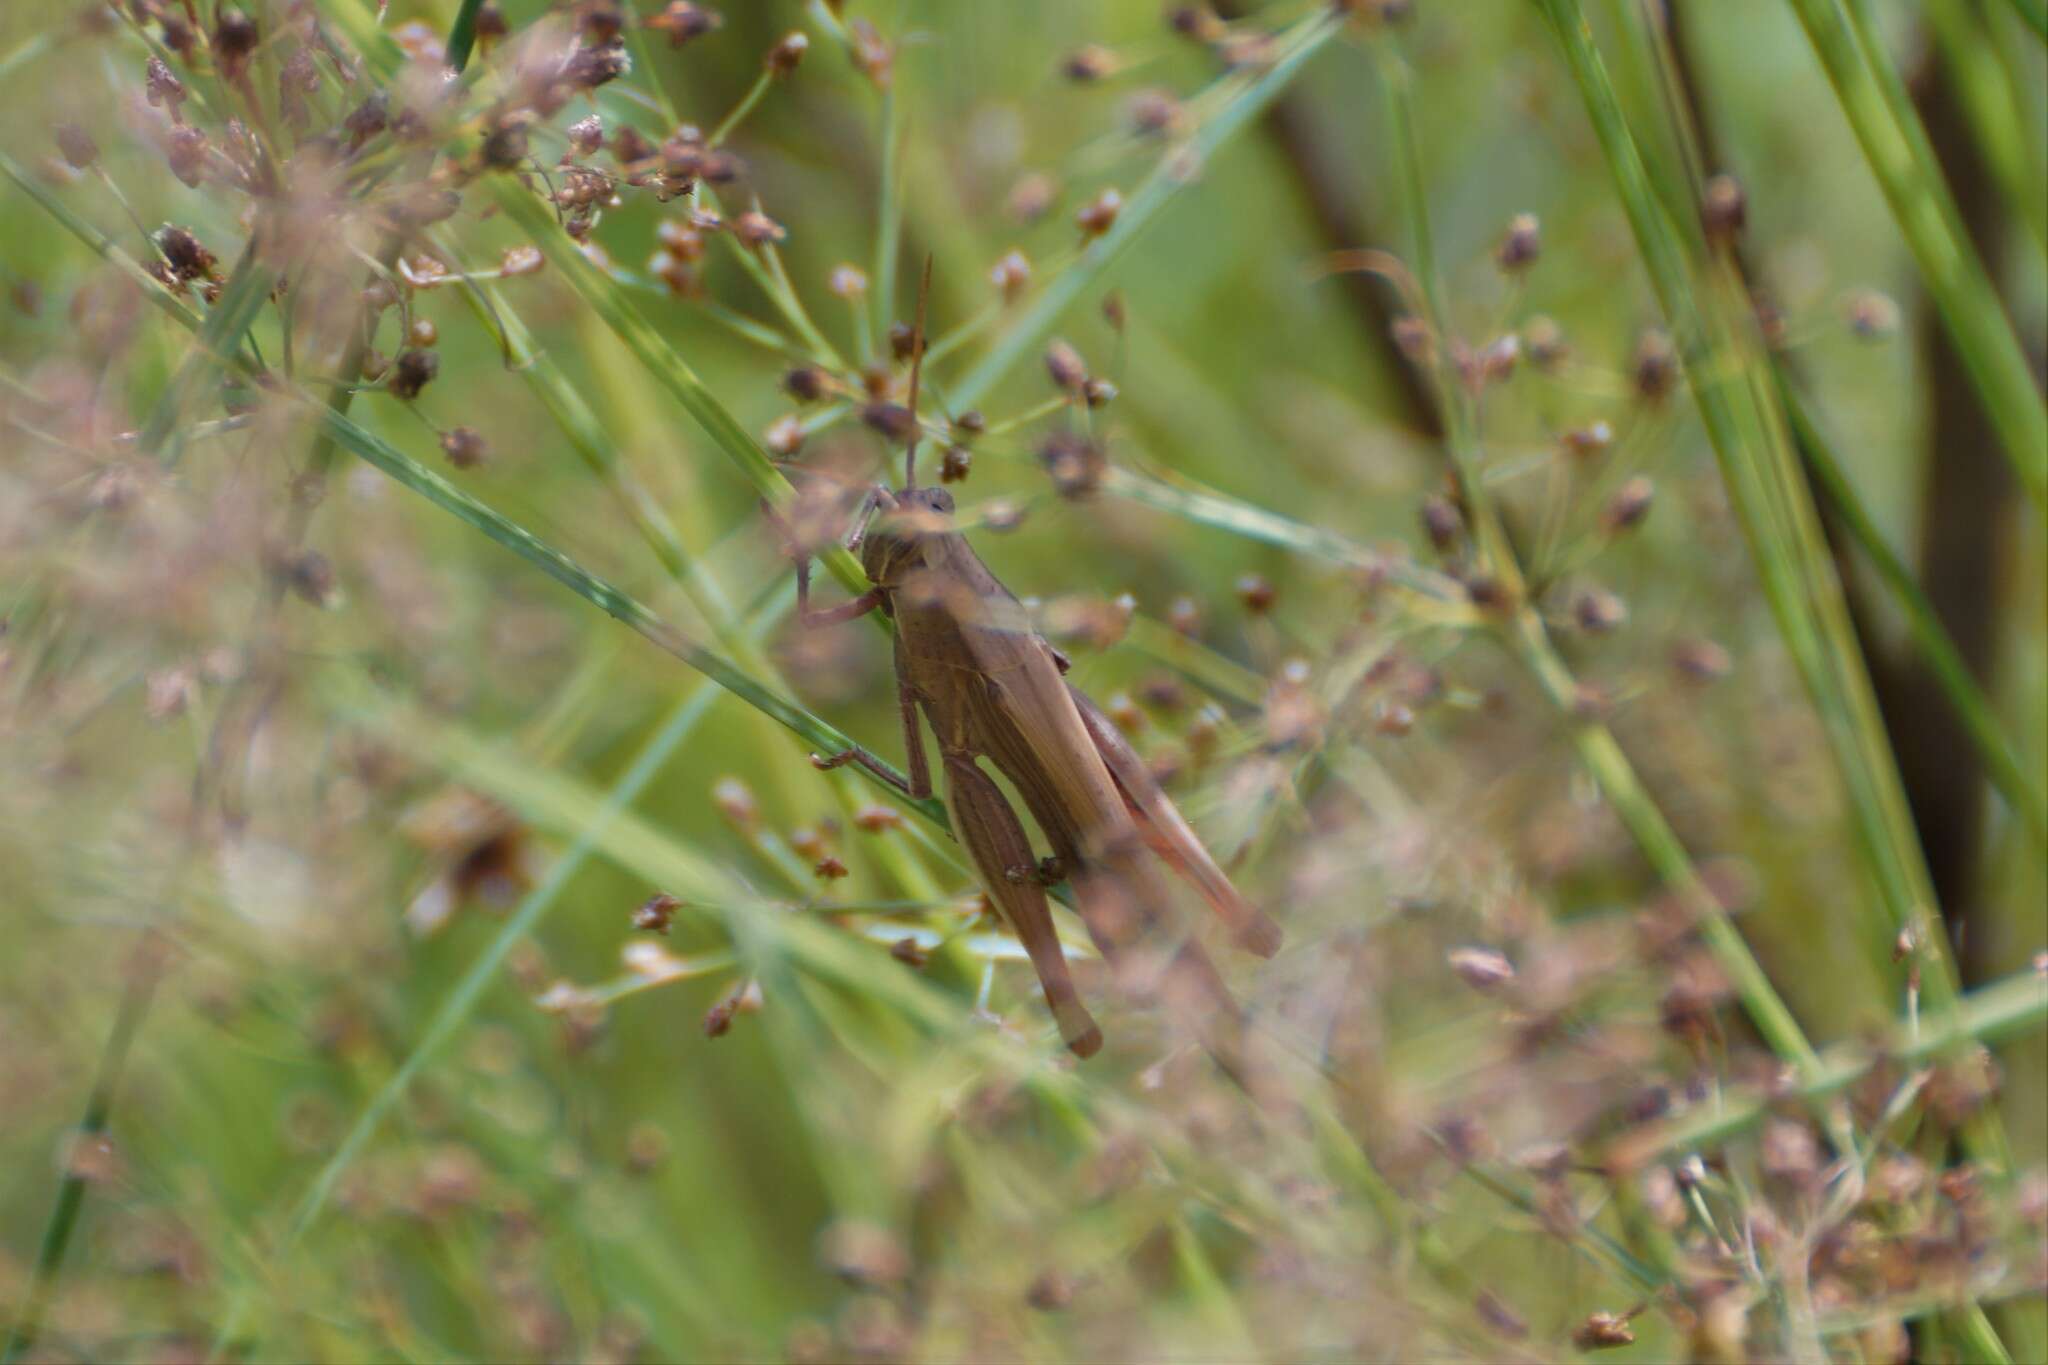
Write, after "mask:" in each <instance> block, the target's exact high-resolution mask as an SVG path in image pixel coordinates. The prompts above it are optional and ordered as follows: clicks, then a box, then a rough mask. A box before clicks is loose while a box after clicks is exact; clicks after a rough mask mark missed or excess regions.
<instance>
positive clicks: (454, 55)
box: [445, 0, 483, 71]
mask: <svg viewBox="0 0 2048 1365" xmlns="http://www.w3.org/2000/svg"><path fill="white" fill-rule="evenodd" d="M482 8H483V0H462V8H461V9H459V10H457V11H455V22H454V23H452V24H450V25H449V26H448V46H447V48H446V58H445V59H446V61H447V63H448V65H449V67H450V68H451V69H453V70H455V71H460V70H462V69H463V68H464V67H466V66H468V65H469V54H470V52H471V51H472V50H473V49H474V48H475V47H476V13H477V11H478V10H480V9H482Z"/></svg>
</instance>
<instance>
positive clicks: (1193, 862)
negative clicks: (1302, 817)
mask: <svg viewBox="0 0 2048 1365" xmlns="http://www.w3.org/2000/svg"><path fill="white" fill-rule="evenodd" d="M1067 690H1068V691H1069V692H1070V693H1071V694H1072V695H1073V698H1074V709H1075V710H1076V711H1078V712H1079V713H1080V715H1081V723H1082V725H1083V726H1085V727H1086V728H1087V731H1088V737H1089V739H1091V740H1092V741H1094V744H1095V750H1096V752H1097V753H1099V754H1100V755H1101V756H1102V761H1103V764H1104V766H1106V767H1107V768H1108V769H1109V774H1110V776H1111V777H1112V778H1113V779H1115V781H1116V785H1117V789H1118V791H1119V792H1120V793H1121V794H1122V796H1123V799H1124V801H1125V803H1126V804H1127V805H1128V807H1129V808H1130V814H1131V819H1132V822H1133V823H1134V824H1136V825H1137V827H1138V832H1139V833H1140V834H1141V835H1143V836H1144V839H1145V842H1146V843H1147V844H1149V845H1151V847H1152V851H1153V852H1155V853H1157V854H1158V855H1159V856H1160V857H1161V858H1162V859H1164V860H1165V861H1166V862H1167V863H1168V864H1169V865H1170V866H1172V867H1173V869H1174V870H1175V871H1177V872H1179V873H1180V874H1181V875H1182V876H1183V877H1186V878H1187V879H1188V881H1190V882H1191V883H1193V884H1194V886H1195V889H1196V890H1198V891H1200V892H1201V893H1202V899H1203V900H1206V901H1207V902H1209V905H1210V907H1211V908H1212V909H1214V910H1215V911H1216V913H1217V914H1218V915H1219V916H1220V917H1221V918H1222V920H1223V922H1224V923H1225V924H1227V925H1229V926H1230V934H1231V941H1232V942H1234V943H1235V944H1237V946H1238V947H1240V948H1243V949H1245V950H1246V951H1248V952H1253V953H1257V954H1258V955H1259V956H1260V957H1271V956H1273V954H1274V953H1276V952H1278V951H1279V950H1280V940H1281V933H1280V926H1279V925H1278V924H1276V923H1274V921H1273V918H1272V917H1271V916H1270V915H1268V914H1266V913H1265V911H1263V910H1260V909H1259V908H1258V907H1257V906H1254V905H1253V904H1251V903H1250V902H1249V901H1247V900H1246V899H1245V898H1244V897H1243V896H1241V895H1239V894H1238V890H1237V888H1236V887H1235V886H1232V885H1231V884H1230V878H1229V877H1228V876H1226V875H1224V872H1223V869H1222V868H1220V867H1218V866H1216V860H1215V859H1214V858H1211V857H1210V856H1209V850H1208V849H1206V848H1204V847H1203V846H1202V841H1201V839H1200V838H1198V837H1197V836H1196V834H1195V832H1194V830H1192V829H1190V828H1188V822H1187V821H1186V820H1185V819H1183V818H1182V817H1181V813H1180V811H1179V809H1177V808H1176V807H1175V806H1174V804H1173V801H1172V799H1171V798H1169V797H1168V796H1167V794H1166V793H1165V792H1164V791H1162V790H1160V787H1159V783H1158V782H1157V781H1155V780H1154V779H1153V776H1152V771H1151V769H1149V768H1147V767H1146V766H1145V760H1144V759H1142V758H1140V757H1138V752H1137V750H1135V749H1133V748H1132V747H1131V746H1130V742H1129V741H1128V740H1126V739H1125V738H1124V736H1123V732H1122V731H1121V730H1119V729H1117V728H1116V723H1115V722H1114V721H1112V720H1110V718H1109V717H1108V716H1105V715H1103V714H1102V711H1101V709H1100V708H1099V707H1097V706H1096V705H1095V703H1094V702H1092V701H1090V700H1089V699H1088V694H1087V693H1085V692H1083V691H1081V689H1079V688H1078V687H1075V686H1073V685H1072V684H1071V683H1069V684H1068V686H1067Z"/></svg>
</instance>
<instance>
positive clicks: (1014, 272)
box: [988, 250, 1031, 303]
mask: <svg viewBox="0 0 2048 1365" xmlns="http://www.w3.org/2000/svg"><path fill="white" fill-rule="evenodd" d="M988 280H989V283H990V284H993V285H994V286H995V287H996V292H997V293H999V294H1001V295H1002V296H1003V302H1004V303H1015V302H1016V301H1017V297H1018V296H1019V295H1020V294H1022V293H1023V292H1024V290H1025V289H1026V288H1027V287H1029V285H1030V284H1031V262H1030V260H1029V259H1028V258H1027V257H1026V256H1025V255H1024V253H1023V252H1021V251H1016V250H1011V251H1008V252H1006V253H1004V255H1003V258H1002V259H1001V260H999V261H997V262H996V263H995V268H994V269H992V270H990V271H989V272H988Z"/></svg>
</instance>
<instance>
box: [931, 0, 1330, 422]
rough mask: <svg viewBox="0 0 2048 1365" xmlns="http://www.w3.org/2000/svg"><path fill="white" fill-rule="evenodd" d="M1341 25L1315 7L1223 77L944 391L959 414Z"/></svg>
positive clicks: (1036, 339)
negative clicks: (1254, 62)
mask: <svg viewBox="0 0 2048 1365" xmlns="http://www.w3.org/2000/svg"><path fill="white" fill-rule="evenodd" d="M1341 27H1342V17H1341V16H1340V15H1337V14H1335V13H1332V12H1331V11H1330V10H1328V9H1327V8H1321V7H1319V8H1318V9H1317V10H1316V11H1315V12H1313V13H1311V14H1310V15H1309V16H1308V17H1307V18H1304V19H1300V20H1297V21H1296V22H1295V24H1294V26H1293V27H1292V28H1290V29H1288V30H1287V31H1286V32H1284V33H1283V34H1281V35H1280V37H1279V39H1278V41H1277V44H1276V49H1275V55H1274V58H1273V62H1272V64H1271V65H1270V66H1267V67H1266V68H1264V69H1263V70H1261V71H1259V72H1257V73H1256V74H1254V75H1251V76H1239V77H1231V78H1229V80H1230V82H1231V85H1230V87H1229V93H1228V94H1227V95H1224V96H1222V97H1221V98H1220V99H1219V101H1218V103H1217V105H1216V108H1215V110H1214V111H1213V112H1211V113H1209V114H1208V115H1207V116H1206V117H1205V118H1204V119H1203V120H1202V123H1201V125H1200V126H1199V127H1198V128H1197V129H1196V130H1195V132H1194V133H1193V135H1192V136H1190V137H1189V139H1188V141H1187V144H1186V145H1185V146H1184V147H1181V148H1178V149H1176V150H1175V151H1174V152H1173V153H1171V154H1169V155H1168V156H1167V157H1166V159H1165V160H1163V161H1162V162H1161V163H1160V164H1159V166H1158V167H1157V168H1156V169H1155V170H1153V172H1152V173H1151V174H1150V175H1149V176H1147V177H1146V179H1145V182H1144V183H1143V184H1142V185H1140V186H1139V187H1138V190H1137V192H1136V193H1134V194H1132V195H1131V197H1130V199H1129V200H1128V201H1127V202H1126V203H1125V204H1124V206H1123V208H1122V210H1121V211H1120V212H1119V213H1118V214H1117V218H1116V222H1115V224H1114V225H1112V226H1111V228H1110V229H1109V231H1107V232H1105V233H1103V234H1102V236H1100V237H1098V238H1096V239H1095V241H1093V242H1091V243H1089V245H1088V246H1087V248H1086V249H1085V250H1083V251H1082V253H1081V255H1080V258H1079V259H1078V260H1076V261H1075V262H1074V264H1073V265H1071V266H1069V267H1068V268H1067V269H1066V270H1065V271H1063V272H1062V273H1061V274H1060V275H1059V276H1058V277H1057V278H1055V279H1054V280H1053V281H1052V282H1051V283H1050V284H1048V285H1047V286H1046V287H1045V289H1044V290H1043V291H1042V292H1041V293H1040V294H1038V296H1037V297H1035V298H1033V299H1032V300H1031V302H1030V303H1028V304H1027V305H1025V307H1024V309H1023V311H1022V312H1020V313H1019V314H1018V315H1017V316H1016V317H1015V318H1014V319H1013V320H1012V321H1011V322H1010V325H1009V326H1008V327H1007V328H1005V329H1004V331H1003V333H1002V335H1001V336H999V337H998V338H997V339H996V341H995V343H994V344H993V345H992V346H990V348H989V350H988V352H987V353H986V354H985V355H983V356H982V358H981V359H980V361H978V362H977V363H976V364H975V366H974V367H973V368H972V369H971V370H969V371H968V372H967V374H966V375H965V376H963V377H962V378H961V379H960V381H959V382H958V383H956V384H954V385H953V386H952V387H951V389H949V390H948V393H949V395H950V397H951V400H952V402H953V403H954V404H955V405H956V406H958V407H961V408H971V407H973V406H975V405H976V404H977V403H980V402H981V401H982V400H983V399H985V398H987V397H988V395H989V393H990V392H991V391H993V390H994V388H995V386H996V385H997V384H998V383H1000V382H1001V381H1002V378H1003V376H1004V375H1006V374H1008V373H1009V372H1010V370H1011V369H1012V368H1013V367H1014V366H1016V364H1017V363H1018V362H1019V361H1021V360H1022V359H1023V358H1024V357H1025V356H1026V355H1027V354H1028V353H1030V352H1031V351H1032V350H1033V349H1035V348H1036V347H1037V346H1038V345H1039V344H1040V343H1042V342H1043V341H1044V340H1045V338H1046V337H1047V336H1048V335H1049V334H1050V333H1051V331H1052V328H1053V325H1054V324H1055V323H1056V322H1058V321H1059V318H1060V316H1061V315H1062V314H1063V313H1065V312H1066V310H1067V309H1068V308H1069V307H1070V306H1072V304H1073V303H1074V301H1075V300H1076V299H1078V298H1080V297H1081V295H1082V294H1083V293H1084V292H1086V291H1087V290H1088V289H1089V288H1091V287H1092V286H1093V285H1094V284H1095V282H1096V281H1097V280H1098V279H1100V278H1101V276H1102V274H1103V272H1104V271H1105V270H1107V269H1108V268H1109V267H1110V266H1111V265H1112V264H1113V263H1115V261H1116V260H1117V258H1118V257H1120V256H1122V255H1123V253H1124V252H1125V251H1126V250H1128V249H1129V248H1130V246H1131V244H1132V243H1133V242H1135V241H1137V239H1138V237H1139V236H1140V235H1141V234H1142V233H1143V232H1144V231H1145V229H1146V228H1148V227H1150V226H1151V224H1152V221H1153V220H1154V219H1155V218H1157V217H1158V216H1159V213H1160V211H1161V210H1162V209H1164V208H1165V207H1166V206H1167V205H1168V204H1170V203H1172V202H1173V200H1174V199H1175V198H1177V197H1178V196H1179V194H1180V192H1181V191H1182V190H1184V189H1186V188H1187V187H1188V185H1189V184H1190V183H1191V182H1192V177H1193V176H1194V174H1196V173H1197V172H1198V171H1199V170H1200V168H1201V167H1202V166H1203V165H1204V164H1205V163H1206V162H1207V161H1208V160H1209V159H1210V158H1211V157H1213V156H1214V155H1215V154H1216V152H1217V151H1218V150H1219V149H1221V148H1222V147H1223V145H1224V144H1225V143H1227V142H1228V141H1230V139H1231V138H1233V137H1235V136H1236V135H1237V133H1238V132H1239V131H1240V130H1242V129H1243V128H1244V127H1245V125H1246V124H1248V123H1250V122H1251V120H1252V119H1253V118H1255V117H1257V116H1258V115H1259V114H1260V113H1261V112H1262V111H1263V110H1264V109H1265V108H1266V106H1267V105H1269V104H1271V103H1272V102H1273V100H1274V99H1275V98H1276V97H1277V96H1278V95H1279V94H1280V92H1281V91H1282V90H1284V89H1286V88H1287V85H1288V83H1289V82H1290V81H1292V80H1293V79H1294V78H1295V76H1297V75H1298V74H1300V72H1301V69H1302V67H1303V66H1304V65H1306V63H1307V62H1308V60H1309V58H1311V57H1313V56H1314V55H1315V54H1316V53H1317V52H1318V51H1320V50H1321V49H1322V47H1323V44H1324V43H1326V42H1328V41H1329V40H1330V38H1331V37H1333V36H1334V35H1335V34H1336V33H1337V32H1338V31H1339V30H1340V28H1341Z"/></svg>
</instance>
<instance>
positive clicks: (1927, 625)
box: [1778, 370, 2048, 849]
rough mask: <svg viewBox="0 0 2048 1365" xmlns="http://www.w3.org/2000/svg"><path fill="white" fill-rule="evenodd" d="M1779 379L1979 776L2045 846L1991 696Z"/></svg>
mask: <svg viewBox="0 0 2048 1365" xmlns="http://www.w3.org/2000/svg"><path fill="white" fill-rule="evenodd" d="M1778 380H1779V384H1780V391H1781V393H1782V395H1783V397H1784V402H1785V415H1786V416H1787V417H1788V418H1789V419H1790V420H1791V423H1792V429H1793V431H1794V432H1795V433H1796V434H1797V436H1798V438H1799V445H1800V448H1801V449H1802V450H1804V451H1805V452H1806V463H1807V468H1808V469H1809V470H1810V471H1811V472H1812V474H1813V476H1814V479H1815V481H1816V482H1817V483H1818V484H1819V486H1820V489H1821V491H1822V492H1823V493H1824V494H1825V495H1826V496H1827V499H1828V501H1829V503H1831V504H1832V505H1833V507H1834V509H1835V513H1836V515H1837V516H1839V517H1840V518H1841V522H1842V529H1843V530H1845V531H1847V532H1848V534H1849V538H1850V539H1851V540H1853V541H1855V543H1856V546H1857V548H1858V549H1860V550H1861V551H1862V552H1863V556H1864V558H1866V559H1868V560H1869V561H1870V566H1871V568H1873V569H1874V570H1876V572H1877V575H1878V577H1879V578H1880V579H1881V580H1883V582H1884V583H1885V585H1886V586H1887V587H1888V588H1890V589H1891V594H1892V599H1893V601H1894V602H1895V603H1897V605H1898V607H1899V609H1900V610H1901V611H1902V612H1904V613H1905V617H1906V629H1907V631H1908V632H1909V633H1910V634H1911V635H1912V637H1913V643H1914V645H1915V646H1916V647H1917V648H1918V649H1919V651H1920V655H1921V658H1923V659H1924V660H1925V661H1926V663H1927V666H1928V667H1929V668H1930V669H1931V670H1933V673H1934V676H1935V680H1936V681H1937V682H1938V683H1939V684H1940V685H1941V689H1942V692H1943V694H1944V695H1945V696H1946V697H1947V698H1948V701H1949V705H1950V706H1952V707H1954V708H1955V713H1956V718H1957V719H1959V720H1961V721H1962V723H1963V728H1964V730H1966V731H1967V732H1968V733H1969V736H1970V743H1971V745H1972V747H1974V748H1975V749H1976V751H1977V757H1978V759H1979V760H1980V761H1981V762H1982V763H1983V764H1984V771H1985V775H1986V776H1988V777H1989V778H1990V779H1991V783H1992V785H1993V786H1995V787H1997V788H1998V790H1999V792H2000V794H2001V795H2003V796H2004V797H2005V799H2006V802H2007V804H2008V805H2010V806H2011V807H2012V810H2013V814H2014V815H2015V816H2017V817H2018V818H2019V820H2020V822H2021V823H2022V824H2023V825H2025V826H2026V828H2027V832H2028V833H2029V834H2030V835H2032V836H2033V839H2034V842H2035V844H2036V846H2038V847H2041V848H2043V849H2048V800H2044V798H2043V796H2042V792H2041V789H2040V787H2038V786H2037V785H2035V783H2034V782H2033V780H2032V779H2031V778H2029V777H2028V776H2027V773H2026V770H2025V769H2024V768H2023V767H2022V766H2021V763H2020V758H2019V755H2018V753H2017V752H2016V751H2015V750H2014V749H2013V747H2012V743H2011V741H2010V740H2008V739H2007V738H2006V736H2005V733H2004V732H2003V731H2002V730H2001V729H2000V728H1999V724H1998V718H1997V715H1996V713H1995V712H1994V711H1993V709H1992V705H1991V699H1990V698H1989V697H1987V696H1985V695H1984V692H1983V690H1982V689H1981V688H1979V687H1978V686H1977V680H1976V678H1975V677H1974V676H1972V674H1971V672H1970V666H1969V664H1968V663H1966V662H1965V661H1964V659H1963V656H1962V652H1961V651H1960V650H1959V649H1957V648H1956V644H1955V641H1954V640H1953V639H1952V638H1950V636H1949V633H1948V631H1947V629H1946V628H1945V627H1944V626H1943V625H1942V624H1941V619H1940V617H1939V616H1937V615H1936V614H1935V610H1934V604H1933V603H1932V602H1930V601H1928V600H1927V594H1926V593H1925V592H1924V591H1923V590H1922V589H1921V587H1920V584H1919V583H1918V582H1917V581H1916V580H1915V579H1914V577H1913V571H1912V570H1911V569H1909V568H1907V567H1906V565H1905V562H1904V561H1903V560H1901V559H1900V558H1899V556H1898V555H1897V554H1896V553H1895V552H1894V551H1893V550H1892V547H1891V545H1890V544H1889V543H1888V542H1887V541H1886V540H1885V536H1884V532H1883V531H1882V530H1880V529H1879V528H1878V525H1877V523H1876V521H1875V520H1874V519H1873V518H1872V517H1871V515H1870V513H1869V512H1868V511H1867V510H1866V509H1865V508H1864V506H1863V500H1862V498H1861V497H1860V496H1859V495H1858V494H1857V492H1856V489H1855V487H1854V486H1853V485H1852V484H1851V483H1850V482H1849V475H1848V471H1847V470H1845V469H1843V468H1842V466H1841V464H1840V463H1839V462H1838V461H1837V460H1836V459H1835V457H1834V452H1833V451H1832V450H1830V449H1829V448H1828V443H1827V441H1826V440H1825V439H1824V438H1823V437H1822V436H1821V433H1820V431H1819V429H1818V428H1817V427H1816V426H1815V425H1814V421H1813V417H1812V415H1811V414H1810V413H1809V412H1807V410H1806V404H1805V402H1804V401H1803V400H1802V399H1801V398H1800V397H1799V395H1798V393H1797V391H1796V390H1794V389H1793V388H1792V386H1791V384H1790V383H1789V382H1788V381H1787V380H1786V379H1785V376H1784V373H1783V371H1782V370H1780V371H1779V374H1778Z"/></svg>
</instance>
